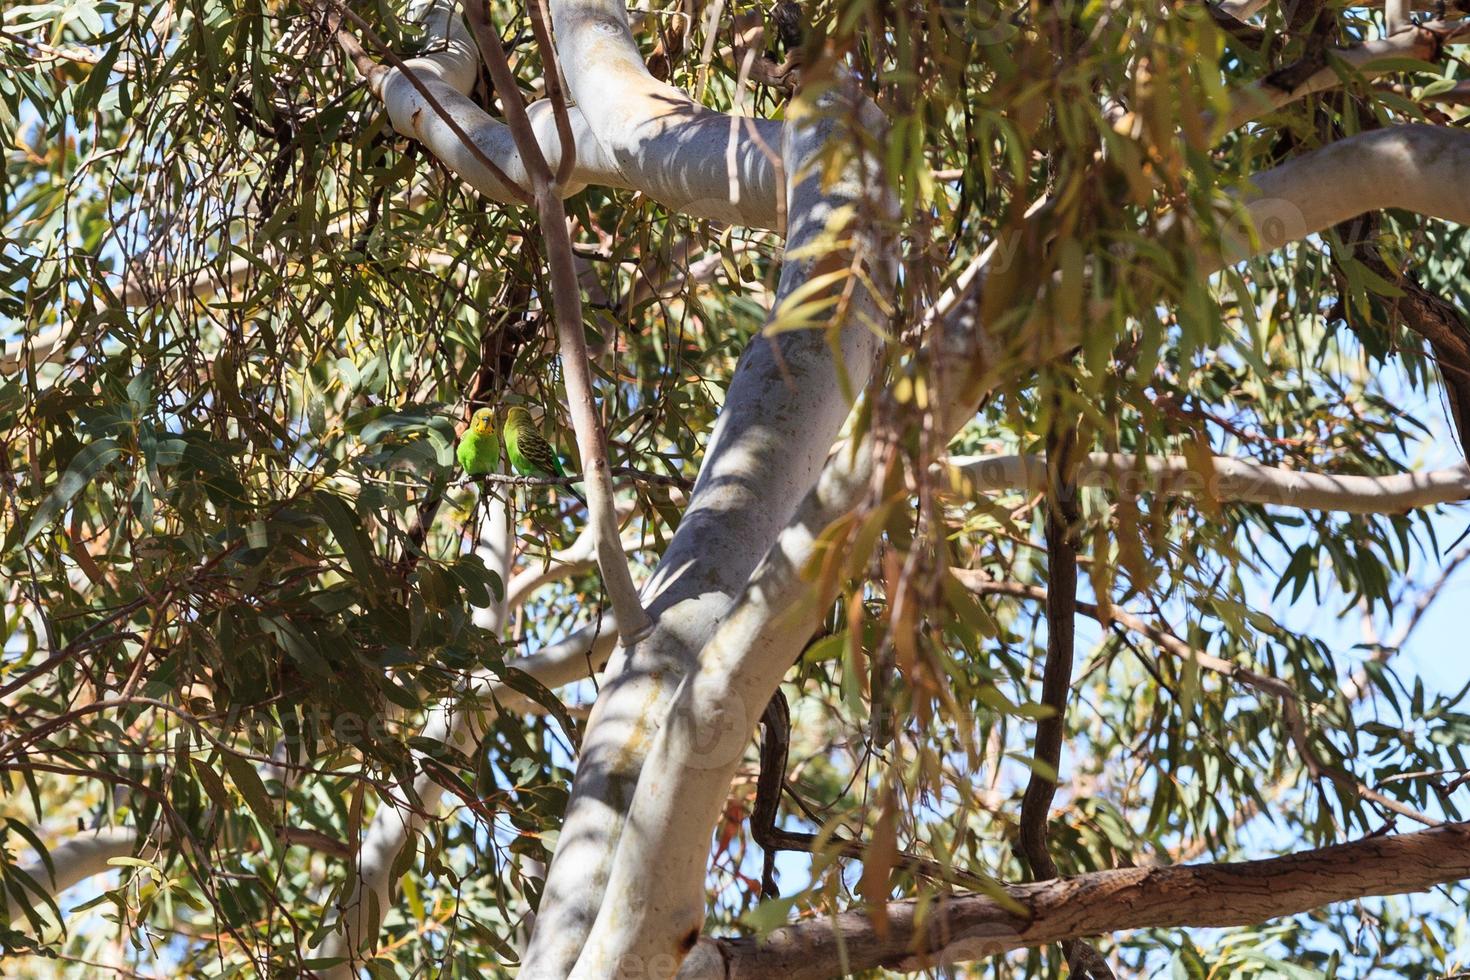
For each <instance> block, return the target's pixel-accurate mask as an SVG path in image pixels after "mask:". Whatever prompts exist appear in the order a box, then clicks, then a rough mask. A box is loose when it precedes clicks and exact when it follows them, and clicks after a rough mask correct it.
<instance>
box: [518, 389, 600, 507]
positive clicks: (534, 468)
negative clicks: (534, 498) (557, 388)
mask: <svg viewBox="0 0 1470 980" xmlns="http://www.w3.org/2000/svg"><path fill="white" fill-rule="evenodd" d="M505 455H506V457H507V458H508V459H509V460H510V465H511V467H512V468H514V469H515V471H516V472H517V473H520V474H521V475H522V476H566V475H567V471H566V469H565V468H564V467H563V466H562V465H561V460H560V459H559V458H558V457H557V455H556V451H555V450H554V449H552V448H551V444H550V443H548V442H547V441H546V440H545V439H544V438H542V436H541V433H540V432H539V431H537V429H536V423H535V422H533V421H531V413H530V412H528V411H526V410H525V409H524V408H521V407H520V406H519V405H517V406H515V407H513V408H511V410H510V411H508V412H506V413H505ZM566 489H567V492H568V493H570V494H571V495H572V496H574V497H576V498H577V499H578V500H580V501H582V502H583V503H584V504H585V503H586V502H587V499H586V498H585V497H583V496H582V495H581V494H580V493H578V492H577V491H575V490H573V489H572V488H571V487H567V488H566Z"/></svg>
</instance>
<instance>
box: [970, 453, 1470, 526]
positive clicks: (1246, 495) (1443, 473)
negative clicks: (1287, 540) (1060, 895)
mask: <svg viewBox="0 0 1470 980" xmlns="http://www.w3.org/2000/svg"><path fill="white" fill-rule="evenodd" d="M950 465H951V466H952V467H953V469H954V472H955V476H956V477H957V478H959V480H960V481H962V482H961V483H960V484H959V487H960V488H962V489H963V490H964V491H967V492H993V491H997V490H1007V489H1011V490H1031V491H1039V490H1041V489H1043V488H1044V487H1045V485H1046V457H1044V456H976V457H961V458H956V459H953V460H951V461H950ZM1212 466H1213V469H1212V472H1209V473H1204V472H1201V471H1200V470H1198V469H1196V468H1195V467H1194V465H1193V464H1192V463H1191V462H1190V461H1189V460H1188V459H1186V458H1185V457H1183V456H1147V457H1139V456H1135V455H1132V454H1129V453H1090V454H1088V455H1087V456H1085V457H1083V459H1082V462H1081V463H1080V465H1079V467H1078V469H1077V474H1076V480H1075V482H1076V485H1077V486H1078V487H1095V488H1099V489H1103V490H1107V491H1109V492H1111V493H1116V494H1119V495H1126V496H1129V497H1137V496H1138V495H1139V494H1143V493H1159V494H1166V495H1192V496H1202V497H1208V498H1211V499H1214V500H1219V501H1225V502H1240V503H1258V504H1276V505H1278V506H1282V507H1300V508H1303V509H1307V510H1328V511H1341V512H1343V513H1350V514H1396V513H1402V512H1404V511H1408V510H1413V509H1416V508H1419V507H1431V506H1434V505H1435V504H1444V503H1453V502H1456V501H1461V500H1466V499H1470V466H1466V465H1460V466H1456V467H1453V468H1451V469H1445V470H1434V471H1431V472H1427V473H1402V474H1396V475H1393V476H1351V475H1341V476H1339V475H1335V474H1330V473H1304V472H1301V471H1299V470H1288V469H1283V468H1281V467H1275V466H1263V465H1262V464H1260V463H1255V462H1251V461H1249V460H1243V459H1232V458H1230V457H1228V456H1216V457H1214V458H1213V460H1212Z"/></svg>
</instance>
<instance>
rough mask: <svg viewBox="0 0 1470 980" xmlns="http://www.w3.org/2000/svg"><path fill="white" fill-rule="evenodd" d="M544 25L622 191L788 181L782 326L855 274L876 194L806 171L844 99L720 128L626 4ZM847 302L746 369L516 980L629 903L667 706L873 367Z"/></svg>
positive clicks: (858, 317)
mask: <svg viewBox="0 0 1470 980" xmlns="http://www.w3.org/2000/svg"><path fill="white" fill-rule="evenodd" d="M551 9H552V18H553V23H554V26H555V28H556V34H557V47H558V51H559V53H560V56H561V62H562V65H563V66H564V68H565V70H566V73H567V81H568V84H569V86H570V88H571V92H572V95H573V97H574V98H575V100H576V102H577V104H578V105H579V106H580V107H581V109H582V111H583V113H584V114H585V116H586V118H587V119H589V120H592V121H594V123H595V126H596V130H597V133H596V135H597V138H598V139H599V141H600V142H601V144H602V145H603V146H604V148H605V149H606V151H607V152H608V153H609V154H610V155H612V156H614V157H615V158H616V160H617V162H618V165H619V167H620V170H621V173H622V174H623V175H624V177H625V178H626V179H627V180H628V181H629V182H631V183H636V184H638V185H639V186H640V188H641V189H644V190H645V191H647V192H649V193H654V194H655V196H659V195H663V199H665V200H670V199H676V198H678V197H679V196H681V195H683V194H686V193H688V192H689V191H690V190H691V189H692V188H696V187H703V188H706V189H707V190H708V191H709V192H711V193H713V192H714V190H716V189H718V190H719V191H720V193H721V194H722V195H728V196H729V197H730V198H731V199H738V200H739V201H741V202H742V207H743V206H744V205H746V204H749V203H751V202H752V201H755V200H764V201H768V202H769V201H773V199H774V197H775V194H774V193H773V189H771V188H769V187H768V185H765V184H763V183H762V181H764V180H766V179H767V178H766V176H763V175H768V174H771V173H775V172H777V171H778V169H779V171H780V172H782V173H783V175H784V177H785V179H788V180H789V181H790V182H791V188H790V190H789V194H790V196H791V199H792V204H791V207H790V208H789V213H790V216H791V220H790V222H789V224H790V227H789V229H788V234H787V251H786V258H785V261H784V262H783V265H782V271H781V281H780V286H779V288H778V291H777V300H776V309H775V310H774V311H773V314H772V316H773V319H774V318H777V317H779V316H781V315H782V314H783V313H786V312H789V309H788V307H786V306H783V304H785V303H786V301H787V299H788V298H789V297H792V296H793V294H795V293H796V291H797V290H798V289H799V288H800V287H801V286H802V285H803V284H805V283H808V282H810V281H811V280H812V279H813V278H814V276H815V275H818V274H827V275H830V274H833V273H841V271H842V270H843V269H845V268H847V266H848V264H849V263H850V262H852V260H853V254H852V252H851V251H850V246H849V251H847V252H846V253H845V254H844V253H839V252H838V251H837V250H836V249H835V248H834V246H833V245H832V244H831V241H832V239H833V236H834V234H836V233H838V232H840V229H836V228H833V227H832V223H833V221H835V220H843V219H844V217H845V216H846V215H849V214H850V213H851V209H864V210H866V211H867V212H869V213H871V212H872V210H873V209H874V207H875V204H874V202H871V201H868V200H867V196H868V195H870V194H871V193H873V191H872V190H871V186H872V181H871V180H864V179H863V175H862V174H861V173H854V172H852V171H851V168H849V172H848V173H846V174H845V175H844V176H843V177H842V179H840V180H838V181H836V182H835V183H834V184H833V185H832V186H829V187H823V186H822V181H821V177H820V175H819V174H817V173H814V172H811V162H812V161H814V160H815V159H816V158H817V157H818V156H819V154H820V152H821V151H822V149H823V148H824V147H826V146H828V145H829V144H830V142H831V141H832V140H833V139H836V138H837V134H839V133H841V132H843V131H844V129H845V127H846V125H851V124H853V123H852V122H851V121H848V120H842V119H837V118H832V117H831V116H830V115H829V113H832V112H834V111H837V107H838V106H839V105H840V104H841V102H840V100H839V99H837V98H836V97H835V95H833V96H831V97H828V98H826V99H824V100H823V104H822V105H821V106H818V107H816V108H815V109H814V108H813V107H812V106H811V105H810V103H802V102H798V104H797V105H794V106H793V107H792V109H791V110H790V113H789V115H788V119H789V120H791V121H789V122H788V124H787V126H786V127H782V126H780V125H779V124H776V123H761V122H750V121H747V120H743V119H739V118H732V117H725V116H721V115H719V114H716V113H712V112H709V111H708V110H705V109H702V108H700V107H698V106H696V105H694V104H693V103H692V102H691V101H690V100H689V99H688V97H687V96H684V95H683V94H682V93H679V92H677V91H676V90H674V89H670V88H669V87H667V86H664V85H663V84H662V83H659V82H657V81H656V80H654V79H653V78H652V77H651V76H648V75H647V72H646V70H645V69H644V68H643V66H642V62H641V60H640V59H639V56H638V53H637V49H636V46H635V45H634V43H633V38H632V35H631V33H630V31H629V29H628V25H627V23H626V18H625V14H624V11H623V9H622V7H621V5H620V4H617V3H608V2H580V0H574V2H561V0H558V2H554V3H553V4H552V8H551ZM840 111H841V112H844V113H847V114H849V115H851V116H853V117H854V119H855V120H856V119H860V120H861V122H857V123H856V124H857V125H859V126H861V127H863V128H865V129H866V130H867V131H869V132H871V131H874V130H876V129H877V128H878V126H879V125H880V122H881V121H880V120H877V119H874V118H873V117H872V113H873V112H874V110H873V109H872V107H871V106H869V105H867V104H866V103H863V104H860V105H856V106H843V108H842V109H841V110H840ZM783 131H784V133H785V135H786V137H787V139H788V140H790V141H791V142H789V143H788V147H787V149H786V151H785V156H784V162H781V163H780V164H779V167H778V166H777V162H776V161H774V160H768V159H767V158H766V156H765V153H766V151H767V150H770V151H772V156H775V155H776V153H778V152H780V151H779V150H777V149H775V148H779V147H781V146H782V140H781V139H780V138H779V137H780V136H781V135H782V134H783ZM727 150H728V151H729V152H728V153H727V152H726V151H727ZM696 162H697V163H698V166H692V164H693V163H696ZM752 190H754V192H755V193H752ZM761 206H762V207H764V206H765V205H764V204H762V205H761ZM876 206H877V207H882V206H883V205H882V202H878V204H877V205H876ZM775 210H776V209H775V208H774V207H773V208H772V209H771V212H770V215H771V216H773V215H774V213H775ZM846 234H849V233H846V232H842V233H840V234H838V236H837V237H838V238H839V240H840V239H841V237H842V236H843V235H846ZM859 254H860V253H859ZM870 261H871V257H870ZM834 263H835V264H834ZM853 271H854V272H856V271H857V270H856V269H854V270H853ZM837 278H840V276H838V277H837ZM851 282H853V283H854V284H857V283H858V280H857V279H855V278H854V279H853V280H851ZM812 298H813V297H811V296H808V297H807V299H812ZM846 302H847V303H848V316H847V318H846V319H847V324H846V326H844V327H843V328H842V330H841V331H840V333H839V335H838V338H837V339H838V341H839V343H837V344H834V343H833V342H832V339H831V338H829V336H827V335H826V334H825V332H824V331H821V330H815V329H802V330H787V331H783V332H781V333H779V334H776V335H775V336H771V337H761V338H759V339H757V340H756V341H754V342H753V343H752V345H751V346H750V348H749V349H748V350H747V351H746V353H745V355H744V356H743V358H742V360H741V364H740V365H739V367H738V368H737V369H736V372H735V374H734V376H733V378H732V380H731V384H730V388H729V391H728V392H727V394H726V399H725V405H724V408H723V409H722V411H721V413H720V417H719V420H718V422H717V423H716V426H715V430H714V433H713V434H712V437H711V440H710V443H709V446H708V449H707V451H706V454H705V458H704V461H703V465H702V467H701V469H700V474H699V478H698V481H697V482H696V484H695V487H694V490H693V493H692V495H691V499H690V504H689V507H688V509H687V510H686V512H685V514H684V517H683V519H682V521H681V523H680V525H679V528H678V531H677V533H676V534H675V536H674V538H673V539H672V540H671V541H670V543H669V546H668V548H667V549H666V551H665V554H664V556H663V560H662V561H661V563H660V565H659V568H658V569H657V571H656V572H655V574H654V577H653V579H652V580H651V581H650V583H649V584H648V586H647V587H646V588H645V590H644V595H645V597H646V598H647V601H648V608H649V611H650V612H651V613H652V614H653V616H654V618H655V624H656V625H655V630H654V633H653V635H651V636H650V637H649V638H648V639H647V640H645V641H643V642H641V643H639V644H638V645H637V646H636V647H634V648H632V649H631V650H625V651H623V652H622V654H621V655H620V656H617V657H615V658H614V660H613V662H612V663H611V664H610V667H609V671H608V679H607V681H606V683H605V684H604V686H603V689H602V692H601V694H600V695H599V697H598V700H597V703H596V705H595V706H594V708H593V713H592V718H591V720H590V723H589V725H588V728H587V732H586V735H585V736H584V738H583V743H582V755H581V758H580V760H579V762H578V769H577V778H576V781H575V783H574V785H573V792H572V798H571V802H570V805H569V809H568V813H567V817H566V821H565V824H564V826H563V830H562V834H561V836H560V839H559V841H558V845H557V849H556V854H555V857H554V859H553V861H552V864H551V868H550V870H549V873H548V878H547V882H546V888H545V892H544V894H543V899H542V904H541V909H540V912H539V915H538V917H537V921H536V927H535V931H534V933H533V935H532V939H531V943H530V945H529V948H528V949H527V951H526V955H525V957H524V961H523V963H524V965H523V967H522V972H521V976H522V978H523V980H531V978H555V980H565V977H567V976H568V974H569V973H570V972H571V970H572V969H573V965H574V963H575V962H576V960H577V957H578V954H579V952H580V951H581V948H582V945H583V940H584V938H585V937H586V936H587V935H588V933H589V930H590V929H591V928H592V926H593V921H594V918H595V917H596V916H597V914H598V909H599V907H600V906H602V907H604V908H611V906H612V905H615V904H616V903H617V902H619V901H621V897H617V898H610V899H609V904H608V905H606V906H605V905H604V902H603V887H604V883H605V882H606V879H607V875H608V873H609V871H610V869H611V865H612V862H613V853H614V848H615V845H616V842H617V840H618V838H619V835H620V834H621V832H622V825H623V821H622V818H623V814H624V812H625V810H626V808H627V806H628V802H629V800H630V799H631V795H632V790H633V786H634V785H635V783H636V781H637V779H638V774H639V772H640V770H641V769H642V768H643V760H644V756H645V754H646V752H647V750H648V747H649V745H650V742H651V740H652V738H653V733H654V730H655V728H656V727H657V725H658V720H659V718H660V717H661V716H662V714H663V711H662V708H661V706H662V705H664V704H667V703H668V701H669V699H670V698H671V697H672V695H673V691H674V690H675V688H676V687H677V685H678V682H679V679H680V678H681V677H682V676H683V675H684V674H685V672H686V671H687V670H688V669H689V667H690V665H691V664H692V663H693V661H694V658H695V655H696V654H697V652H698V650H699V649H700V647H701V646H703V644H704V642H705V640H706V639H707V638H708V637H709V635H710V633H711V631H712V630H713V628H714V626H715V623H716V621H717V618H718V617H719V615H720V614H721V612H722V611H723V610H724V609H725V608H726V606H727V605H728V603H729V601H730V598H731V597H732V596H734V595H735V594H736V593H737V592H738V591H739V590H740V589H741V588H742V587H743V586H744V585H745V583H746V581H747V579H748V577H749V574H750V572H751V570H752V569H753V568H754V567H755V565H756V564H757V562H758V561H759V559H760V557H761V555H763V554H764V553H765V551H766V549H767V548H768V547H769V546H770V543H771V542H772V541H774V540H775V538H776V535H777V533H778V532H779V530H780V528H781V527H782V526H783V525H784V524H785V523H786V522H787V521H788V520H789V518H790V515H791V514H792V512H793V511H794V509H795V507H796V505H797V503H798V502H799V501H800V499H801V497H802V496H803V495H804V494H805V493H806V492H807V490H808V488H809V487H810V486H811V483H812V481H813V480H814V479H815V477H816V474H817V473H818V472H819V471H820V469H821V466H822V462H823V460H824V459H825V458H826V454H827V452H828V450H829V449H830V447H831V444H832V440H833V439H834V438H835V436H836V434H837V431H838V428H839V426H840V425H841V424H842V421H843V420H844V419H845V417H846V415H847V409H848V401H847V399H846V398H843V397H841V391H842V386H841V380H842V378H843V375H845V378H846V380H847V381H848V383H849V385H850V388H849V390H850V391H857V390H860V389H861V387H862V386H863V385H864V384H865V383H866V380H867V377H868V374H869V373H870V371H871V369H872V364H873V362H874V357H875V353H876V351H877V347H878V342H877V333H876V331H875V330H874V329H873V327H874V326H875V325H876V323H877V322H878V321H879V314H878V312H877V309H876V306H875V304H874V302H873V300H872V298H871V297H870V296H869V295H868V294H867V292H866V290H865V289H863V288H861V287H860V286H859V288H856V289H854V290H853V291H852V293H851V294H850V295H849V296H848V297H846ZM822 319H823V320H825V319H826V314H824V315H823V316H822ZM834 346H835V347H839V348H840V350H839V351H836V352H834ZM838 363H840V365H841V368H842V374H839V371H838V367H837V364H838Z"/></svg>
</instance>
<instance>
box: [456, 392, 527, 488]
mask: <svg viewBox="0 0 1470 980" xmlns="http://www.w3.org/2000/svg"><path fill="white" fill-rule="evenodd" d="M506 442H507V443H510V438H509V434H508V433H507V438H506ZM512 445H513V444H512ZM510 453H511V459H512V460H514V459H515V450H514V449H511V451H510ZM458 456H459V465H460V466H463V467H464V471H465V473H467V474H469V475H470V476H484V475H485V474H486V473H494V472H495V470H496V469H497V468H498V467H499V466H500V439H499V438H498V437H497V436H496V435H495V413H494V412H492V411H491V410H490V409H488V408H482V409H480V410H479V411H477V412H475V414H474V415H473V416H471V417H470V427H469V428H468V429H466V430H465V432H464V435H463V436H461V437H460V440H459V451H458Z"/></svg>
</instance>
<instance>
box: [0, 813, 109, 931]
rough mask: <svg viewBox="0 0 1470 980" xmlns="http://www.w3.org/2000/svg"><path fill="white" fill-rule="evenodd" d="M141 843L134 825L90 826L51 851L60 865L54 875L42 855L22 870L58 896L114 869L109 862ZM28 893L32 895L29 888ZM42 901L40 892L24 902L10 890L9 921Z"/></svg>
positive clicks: (54, 859) (50, 855)
mask: <svg viewBox="0 0 1470 980" xmlns="http://www.w3.org/2000/svg"><path fill="white" fill-rule="evenodd" d="M137 846H138V832H137V831H136V830H133V829H132V828H130V827H103V828H100V829H98V830H88V831H84V832H82V833H79V834H76V835H74V836H71V837H68V838H67V839H66V840H65V841H63V842H62V843H60V844H57V845H56V846H55V847H53V848H51V849H50V850H48V851H47V856H48V857H50V859H51V865H52V866H53V867H54V868H55V869H56V874H55V875H54V876H53V875H52V874H51V872H50V871H48V870H47V868H46V864H45V862H43V861H41V860H39V859H37V860H36V861H33V862H31V863H30V864H28V865H26V866H25V867H24V868H23V869H22V870H24V871H25V873H26V874H28V875H30V877H31V879H32V880H34V881H35V882H36V884H38V885H40V886H41V887H42V888H45V889H46V890H47V892H48V893H49V894H50V895H51V896H52V897H53V898H55V897H56V896H58V895H60V894H61V893H62V892H64V891H66V890H67V889H68V888H70V887H71V886H72V885H75V884H77V883H78V882H80V881H82V880H84V879H86V878H90V877H92V876H93V875H99V874H102V873H103V872H104V871H112V870H114V869H113V867H112V865H110V864H108V863H107V862H109V861H111V860H112V859H113V858H120V857H129V856H130V855H131V854H132V853H133V849H134V848H135V847H137ZM26 894H27V896H29V895H30V893H29V892H27V893H26ZM41 902H42V900H41V899H40V897H39V896H37V897H35V898H33V899H31V900H29V901H26V902H21V901H19V900H17V899H16V897H15V896H14V895H9V894H7V896H6V905H5V916H6V918H5V921H6V922H14V921H16V920H17V919H19V918H23V917H24V916H23V910H24V909H25V908H30V907H35V906H38V905H40V904H41Z"/></svg>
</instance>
